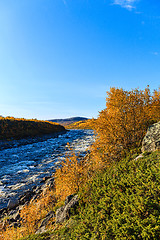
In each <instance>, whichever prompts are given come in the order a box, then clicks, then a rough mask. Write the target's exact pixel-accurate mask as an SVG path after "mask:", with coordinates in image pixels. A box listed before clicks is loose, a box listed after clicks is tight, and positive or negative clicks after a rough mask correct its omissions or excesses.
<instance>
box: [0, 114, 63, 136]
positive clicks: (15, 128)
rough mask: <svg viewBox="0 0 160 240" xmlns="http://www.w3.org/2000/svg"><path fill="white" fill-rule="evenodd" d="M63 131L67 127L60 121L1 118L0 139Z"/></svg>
mask: <svg viewBox="0 0 160 240" xmlns="http://www.w3.org/2000/svg"><path fill="white" fill-rule="evenodd" d="M62 131H65V128H64V127H63V126H61V125H59V124H58V123H51V122H47V121H39V120H35V119H19V118H13V117H8V118H3V117H1V118H0V139H10V138H15V139H19V138H24V137H28V136H36V135H42V134H49V133H55V132H62Z"/></svg>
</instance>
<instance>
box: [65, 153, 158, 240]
mask: <svg viewBox="0 0 160 240" xmlns="http://www.w3.org/2000/svg"><path fill="white" fill-rule="evenodd" d="M159 164H160V152H155V153H152V154H150V155H148V156H145V157H143V158H140V159H138V160H136V161H135V160H133V159H130V161H128V159H127V160H126V159H125V160H123V161H121V162H119V163H115V164H114V165H113V166H112V167H111V168H110V169H107V171H106V172H101V173H99V174H97V176H96V177H94V179H93V181H91V182H90V183H88V185H87V187H85V188H84V189H82V191H81V199H82V201H81V207H80V213H79V216H76V218H78V219H77V225H76V226H74V228H71V229H68V231H69V232H68V234H69V236H70V239H94V240H96V239H116V240H117V239H118V240H122V239H126V240H129V239H135V240H138V239H160V165H159Z"/></svg>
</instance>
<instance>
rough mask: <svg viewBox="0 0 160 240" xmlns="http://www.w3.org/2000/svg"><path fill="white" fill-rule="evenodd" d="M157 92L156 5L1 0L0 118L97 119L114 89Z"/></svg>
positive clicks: (129, 0) (159, 28)
mask: <svg viewBox="0 0 160 240" xmlns="http://www.w3.org/2000/svg"><path fill="white" fill-rule="evenodd" d="M147 85H150V88H151V89H152V90H153V89H157V88H158V87H159V86H160V1H159V0H0V114H1V115H3V116H14V117H24V118H38V119H53V118H65V117H73V116H86V117H97V114H98V111H101V110H102V109H104V108H105V98H106V91H108V90H109V88H110V87H112V86H115V87H123V88H124V89H126V90H130V89H131V88H137V87H139V88H140V89H144V88H145V87H146V86H147Z"/></svg>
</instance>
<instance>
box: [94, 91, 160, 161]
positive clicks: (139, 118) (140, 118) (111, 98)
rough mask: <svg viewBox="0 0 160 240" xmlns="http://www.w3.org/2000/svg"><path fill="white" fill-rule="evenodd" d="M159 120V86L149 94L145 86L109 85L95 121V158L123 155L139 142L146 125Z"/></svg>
mask: <svg viewBox="0 0 160 240" xmlns="http://www.w3.org/2000/svg"><path fill="white" fill-rule="evenodd" d="M159 120H160V89H159V90H157V91H154V93H153V94H151V93H150V90H149V88H148V87H147V88H146V89H145V90H144V91H141V90H138V89H135V90H132V91H125V90H123V89H122V88H120V89H119V88H111V89H110V91H108V92H107V98H106V108H105V109H104V110H103V111H101V112H100V114H99V117H98V119H97V122H96V125H95V128H96V132H97V134H98V137H97V141H96V142H95V145H94V149H93V152H92V154H93V159H94V161H95V162H96V163H97V164H99V163H102V162H103V163H108V164H109V163H111V162H112V161H115V160H120V159H121V158H122V157H125V156H126V155H127V154H128V152H129V151H130V150H131V149H134V148H138V147H140V146H141V142H142V139H143V137H144V135H145V133H146V131H147V128H148V127H149V126H150V125H151V124H152V123H153V122H155V121H159Z"/></svg>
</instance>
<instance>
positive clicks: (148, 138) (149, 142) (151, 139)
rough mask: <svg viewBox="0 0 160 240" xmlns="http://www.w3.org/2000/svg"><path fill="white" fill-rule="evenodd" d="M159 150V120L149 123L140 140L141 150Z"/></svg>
mask: <svg viewBox="0 0 160 240" xmlns="http://www.w3.org/2000/svg"><path fill="white" fill-rule="evenodd" d="M156 150H160V122H158V123H155V124H153V125H151V126H150V127H149V128H148V130H147V133H146V135H145V137H144V139H143V141H142V152H153V151H156Z"/></svg>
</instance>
